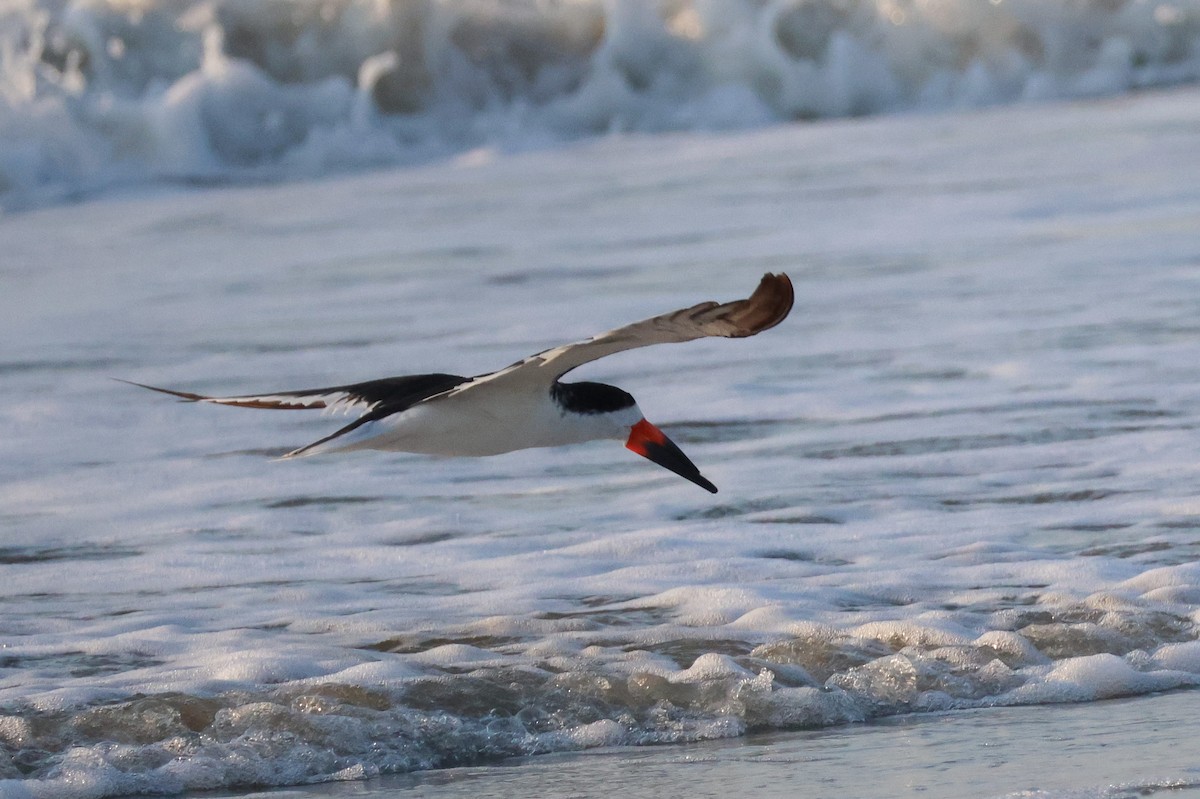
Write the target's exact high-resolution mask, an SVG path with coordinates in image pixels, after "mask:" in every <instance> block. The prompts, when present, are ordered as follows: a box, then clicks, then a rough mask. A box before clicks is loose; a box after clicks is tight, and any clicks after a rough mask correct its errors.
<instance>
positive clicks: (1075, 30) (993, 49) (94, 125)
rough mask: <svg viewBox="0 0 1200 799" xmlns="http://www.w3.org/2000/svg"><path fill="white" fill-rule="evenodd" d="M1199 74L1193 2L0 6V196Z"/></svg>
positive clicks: (975, 103) (159, 1)
mask: <svg viewBox="0 0 1200 799" xmlns="http://www.w3.org/2000/svg"><path fill="white" fill-rule="evenodd" d="M1198 78H1200V0H652V1H650V2H647V1H646V0H137V1H136V2H130V0H5V2H4V3H2V4H0V208H8V209H14V208H27V207H31V206H37V205H45V204H48V203H57V202H65V201H71V200H74V199H78V198H80V197H90V196H94V195H96V194H97V193H101V192H104V191H111V190H113V189H119V188H124V187H128V186H131V185H142V184H145V183H148V182H149V183H167V184H180V183H182V184H195V183H202V184H211V183H229V182H237V183H246V182H260V181H264V180H269V181H273V180H281V179H287V178H293V177H296V176H315V175H323V174H330V173H336V172H345V171H348V170H365V169H371V168H376V167H379V166H380V165H396V164H411V163H419V162H426V161H429V160H430V159H436V158H443V157H446V156H447V155H451V154H455V153H459V152H463V151H466V150H470V149H473V148H476V147H484V146H486V147H495V148H500V149H502V150H504V151H508V152H513V151H524V150H529V149H538V148H543V147H546V146H549V145H554V144H560V143H563V142H571V141H575V140H578V139H581V138H586V137H590V136H594V135H596V134H604V133H613V132H656V131H686V130H729V129H746V128H752V127H757V126H761V125H764V124H767V123H771V122H780V121H789V120H797V119H815V118H824V117H831V116H833V117H840V116H859V115H863V114H871V113H879V112H894V111H912V110H930V109H952V108H970V107H980V106H986V105H994V104H1002V103H1009V102H1013V101H1030V100H1034V101H1036V100H1051V99H1063V98H1079V97H1095V96H1101V95H1111V94H1119V93H1122V92H1125V91H1128V90H1130V89H1138V88H1147V87H1155V86H1158V87H1161V86H1167V85H1172V84H1177V83H1180V82H1185V81H1194V80H1196V79H1198Z"/></svg>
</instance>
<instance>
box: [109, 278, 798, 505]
mask: <svg viewBox="0 0 1200 799" xmlns="http://www.w3.org/2000/svg"><path fill="white" fill-rule="evenodd" d="M792 301H793V293H792V281H791V280H790V279H788V276H787V275H785V274H778V275H773V274H766V275H764V276H763V278H762V281H761V282H759V284H758V288H757V289H755V290H754V293H753V294H751V295H750V296H749V297H748V298H747V299H744V300H735V301H734V302H727V303H723V304H718V303H715V302H702V303H700V304H699V305H693V306H692V307H690V308H683V309H681V310H678V311H672V312H670V313H666V314H662V315H660V316H655V317H652V318H650V319H644V320H642V321H641V322H634V323H633V324H631V325H625V326H624V327H618V328H616V329H615V330H610V331H608V332H607V333H601V334H600V335H598V336H593V337H592V338H589V339H586V340H584V341H577V342H575V343H573V344H564V345H563V346H561V347H555V348H553V349H549V350H546V351H544V352H539V353H538V354H536V355H531V356H529V357H528V358H526V359H524V360H522V361H517V362H516V363H514V364H513V365H511V366H508V367H506V368H504V369H501V370H499V371H497V372H491V373H490V374H485V375H477V376H475V377H462V376H460V375H450V374H424V375H405V376H402V377H385V378H383V379H380V380H368V381H367V382H365V383H353V384H350V385H345V386H332V387H329V388H312V389H303V390H300V391H277V392H273V393H269V394H247V395H243V396H236V397H209V396H205V395H203V394H193V393H191V392H187V391H175V390H173V389H169V388H159V387H157V386H148V385H145V384H144V383H133V385H136V386H140V387H142V388H148V389H150V390H151V391H160V392H162V393H164V394H171V395H174V396H176V397H180V398H181V399H183V400H184V401H187V402H210V403H213V404H216V405H233V406H237V407H239V408H271V409H279V410H306V409H314V408H325V409H327V410H332V411H338V410H343V411H351V410H358V411H360V412H361V415H360V416H359V417H358V418H357V419H355V420H354V421H353V422H351V423H350V424H348V425H346V426H345V427H343V428H342V429H340V430H338V431H336V432H335V433H333V434H331V435H328V436H326V437H325V438H322V439H320V440H319V441H314V442H313V443H311V444H308V445H306V446H303V447H300V448H299V449H295V450H292V451H291V452H289V453H287V454H286V455H284V456H283V457H284V458H295V457H300V456H304V455H315V454H317V453H319V452H344V451H348V450H356V449H378V450H392V451H398V452H417V453H425V454H429V455H443V456H482V455H498V454H500V453H502V452H512V451H513V450H518V449H528V448H531V447H556V446H559V445H562V444H576V443H580V442H583V441H592V440H596V439H609V438H611V439H617V440H624V441H625V446H626V447H628V448H629V449H630V450H632V451H634V452H636V453H637V454H638V455H641V456H643V457H645V458H648V459H650V460H652V461H654V462H655V463H657V464H658V465H660V466H663V467H665V468H667V469H670V470H671V471H672V472H674V473H675V474H677V475H679V476H680V477H683V478H686V479H688V480H691V481H692V482H693V483H695V484H696V485H698V486H700V487H701V488H704V489H705V490H707V491H710V492H712V493H714V494H715V493H716V492H717V487H716V486H715V485H713V484H712V483H711V482H710V481H709V480H708V479H707V478H705V477H704V476H703V475H702V474H700V470H699V469H697V468H696V466H695V464H693V463H692V462H691V461H690V460H689V459H688V457H687V456H686V455H684V454H683V452H682V451H681V450H680V449H679V447H677V446H676V445H675V443H674V442H673V441H671V439H669V438H667V437H666V436H665V435H664V434H663V432H662V431H661V430H659V429H658V428H657V427H655V426H654V425H652V424H651V423H650V422H648V421H646V418H645V417H644V416H643V415H642V412H641V411H640V410H639V409H638V406H637V403H636V402H635V401H634V399H633V397H632V396H630V395H629V394H628V393H627V392H625V391H623V390H621V389H619V388H617V387H616V386H609V385H605V384H604V383H591V382H581V383H562V382H559V378H561V377H562V376H563V375H565V374H566V373H567V372H569V371H571V370H572V369H574V368H575V367H577V366H581V365H583V364H585V363H588V362H590V361H594V360H596V359H598V358H603V357H604V356H606V355H612V354H614V353H617V352H622V351H624V350H631V349H635V348H637V347H647V346H650V345H651V344H667V343H672V342H683V341H692V340H693V339H698V338H705V337H707V336H723V337H726V338H742V337H745V336H753V335H755V334H757V333H761V332H762V331H764V330H768V329H770V328H772V327H774V326H775V325H777V324H779V323H780V322H782V321H783V320H784V318H785V317H786V316H787V315H788V312H789V311H791V309H792ZM125 382H130V381H125Z"/></svg>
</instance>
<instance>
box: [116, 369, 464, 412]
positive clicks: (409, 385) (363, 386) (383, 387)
mask: <svg viewBox="0 0 1200 799" xmlns="http://www.w3.org/2000/svg"><path fill="white" fill-rule="evenodd" d="M468 380H469V378H466V377H462V376H460V375H447V374H427V375H404V376H402V377H385V378H382V379H380V380H368V381H367V382H365V383H351V384H349V385H345V386H330V387H328V388H306V389H301V390H299V391H277V392H274V393H270V394H244V395H240V396H236V397H209V396H206V395H204V394H193V393H191V392H190V391H176V390H174V389H170V388H159V387H158V386H148V385H146V384H145V383H134V382H133V381H131V380H122V381H121V382H122V383H129V384H130V385H134V386H139V387H141V388H148V389H150V390H151V391H158V392H161V393H163V394H170V395H171V396H173V397H179V398H180V399H182V400H184V401H185V402H211V403H213V404H215V405H232V406H234V407H238V408H266V409H270V410H287V411H303V410H312V409H316V408H325V409H327V410H330V411H343V412H346V413H349V412H350V411H359V412H360V413H362V414H369V413H372V412H375V413H379V412H383V413H382V415H386V414H387V413H396V412H397V411H402V410H404V409H405V408H407V407H409V406H411V405H415V404H416V403H418V402H420V401H422V400H425V399H429V398H430V397H432V396H435V395H437V394H441V393H442V392H445V391H449V390H450V389H452V388H454V387H455V386H458V385H461V384H462V383H464V382H467V381H468Z"/></svg>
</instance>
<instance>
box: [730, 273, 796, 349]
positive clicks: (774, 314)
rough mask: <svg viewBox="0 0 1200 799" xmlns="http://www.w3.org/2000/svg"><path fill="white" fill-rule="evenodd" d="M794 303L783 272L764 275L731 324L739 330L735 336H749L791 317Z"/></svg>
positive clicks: (794, 297) (793, 297)
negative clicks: (789, 315) (734, 323)
mask: <svg viewBox="0 0 1200 799" xmlns="http://www.w3.org/2000/svg"><path fill="white" fill-rule="evenodd" d="M795 299H796V295H795V291H794V290H793V289H792V279H791V278H789V277H788V276H787V275H786V274H784V273H783V272H780V273H779V274H777V275H776V274H773V273H771V272H767V273H766V274H765V275H763V276H762V280H760V281H759V282H758V288H756V289H755V290H754V293H753V294H751V295H750V296H749V297H748V298H747V299H745V300H743V301H742V304H741V307H740V308H739V309H738V312H737V315H736V319H735V320H734V321H735V322H736V323H737V325H738V327H739V328H740V330H739V332H738V335H741V336H753V335H756V334H758V333H761V332H763V331H764V330H770V329H771V328H773V327H775V325H777V324H779V323H780V322H782V321H783V320H784V319H786V318H787V315H788V314H789V313H791V311H792V304H793V303H794V302H795Z"/></svg>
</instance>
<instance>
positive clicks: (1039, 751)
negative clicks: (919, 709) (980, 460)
mask: <svg viewBox="0 0 1200 799" xmlns="http://www.w3.org/2000/svg"><path fill="white" fill-rule="evenodd" d="M1197 717H1200V690H1194V689H1192V690H1181V691H1173V692H1170V693H1164V694H1152V695H1148V696H1141V697H1129V698H1122V699H1109V700H1102V701H1095V702H1085V703H1080V704H1074V705H1061V704H1056V705H1026V706H1019V707H999V708H987V709H981V710H963V711H949V712H942V713H929V714H908V715H904V716H893V717H889V718H886V719H881V720H877V721H871V722H866V723H863V724H854V725H848V726H841V727H832V728H825V729H820V730H801V731H795V732H782V733H764V734H751V735H747V736H743V737H740V738H729V739H722V740H716V741H705V742H702V743H696V744H682V745H668V746H647V747H612V748H600V749H591V750H586V751H583V752H574V753H554V754H546V755H536V756H529V757H520V758H513V759H511V760H506V761H503V762H501V763H498V764H493V765H488V766H468V767H460V768H449V769H438V770H433V771H424V772H414V773H411V774H402V775H388V776H383V777H378V778H374V779H371V780H365V781H362V782H344V783H324V784H321V785H313V786H304V787H293V788H280V789H273V790H265V791H246V792H220V793H216V794H214V793H190V794H186V795H185V799H233V797H237V799H283V797H286V798H287V799H341V798H342V797H356V798H367V799H385V798H386V799H405V798H406V797H415V796H420V797H422V798H423V799H424V798H426V797H428V799H489V798H490V797H497V798H498V797H516V796H560V797H566V796H570V797H572V799H591V798H592V797H594V798H595V799H602V798H603V799H607V797H611V796H613V795H626V796H664V797H669V796H687V797H689V799H704V798H705V797H712V799H726V797H728V796H733V795H742V796H755V797H756V798H757V799H772V798H773V797H778V798H779V799H784V797H792V796H796V795H797V794H796V791H797V788H798V786H800V785H801V784H802V785H803V787H804V790H805V793H804V795H805V796H808V797H828V798H829V799H835V798H838V797H856V798H857V799H862V798H864V797H879V798H880V799H884V797H888V798H891V797H908V796H912V797H918V796H919V797H922V799H963V797H968V796H969V797H987V798H989V799H1002V798H1007V797H1018V796H1019V797H1029V798H1030V799H1092V798H1095V799H1117V797H1134V796H1146V795H1150V794H1153V793H1157V792H1159V791H1163V792H1167V791H1169V793H1170V795H1171V796H1172V797H1180V798H1181V799H1188V797H1200V753H1197V752H1195V751H1194V750H1190V751H1189V750H1187V749H1185V748H1184V747H1181V746H1180V745H1179V744H1180V743H1181V741H1180V738H1186V737H1188V736H1187V732H1186V730H1187V729H1188V727H1194V725H1195V719H1196V718H1197ZM1181 730H1182V731H1183V732H1180V731H1181Z"/></svg>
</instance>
